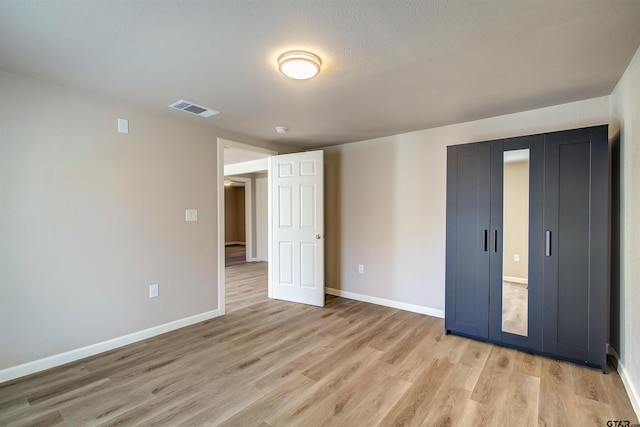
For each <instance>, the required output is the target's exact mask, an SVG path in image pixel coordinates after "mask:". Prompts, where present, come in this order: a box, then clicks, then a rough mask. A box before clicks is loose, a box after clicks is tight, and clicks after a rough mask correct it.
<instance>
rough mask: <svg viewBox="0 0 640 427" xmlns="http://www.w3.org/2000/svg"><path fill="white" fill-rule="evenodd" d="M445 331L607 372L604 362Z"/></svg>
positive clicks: (448, 333)
mask: <svg viewBox="0 0 640 427" xmlns="http://www.w3.org/2000/svg"><path fill="white" fill-rule="evenodd" d="M445 333H446V335H455V336H458V337H462V338H469V339H472V340H475V341H481V342H486V343H487V344H493V345H496V346H498V347H505V348H511V349H514V350H519V351H522V352H525V353H529V354H535V355H536V356H543V357H547V358H549V359H554V360H562V361H564V362H571V363H575V364H578V365H582V366H588V367H589V368H595V369H599V370H601V371H602V373H603V374H606V373H607V365H606V363H605V364H604V366H603V365H598V364H596V363H589V362H585V361H584V360H576V359H571V358H569V357H560V356H558V355H557V354H549V353H544V352H542V351H534V350H531V349H530V348H525V347H518V346H517V345H512V344H507V343H505V342H503V341H494V340H489V339H485V338H479V337H476V336H473V335H468V334H463V333H460V332H456V331H451V330H449V329H445Z"/></svg>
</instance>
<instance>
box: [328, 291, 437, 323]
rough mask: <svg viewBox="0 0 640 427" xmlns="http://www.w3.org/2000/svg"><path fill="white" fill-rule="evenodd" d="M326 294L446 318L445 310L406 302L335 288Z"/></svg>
mask: <svg viewBox="0 0 640 427" xmlns="http://www.w3.org/2000/svg"><path fill="white" fill-rule="evenodd" d="M324 292H325V293H327V294H329V295H335V296H337V297H344V298H349V299H354V300H356V301H362V302H369V303H371V304H377V305H383V306H385V307H391V308H397V309H400V310H405V311H412V312H414V313H420V314H426V315H427V316H433V317H440V318H444V310H440V309H437V308H431V307H423V306H421V305H415V304H409V303H406V302H400V301H393V300H390V299H385V298H378V297H372V296H369V295H363V294H357V293H355V292H348V291H343V290H340V289H334V288H324Z"/></svg>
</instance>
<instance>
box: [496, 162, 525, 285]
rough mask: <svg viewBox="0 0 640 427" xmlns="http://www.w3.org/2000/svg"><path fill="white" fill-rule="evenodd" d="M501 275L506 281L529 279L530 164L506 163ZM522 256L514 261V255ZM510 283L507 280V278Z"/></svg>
mask: <svg viewBox="0 0 640 427" xmlns="http://www.w3.org/2000/svg"><path fill="white" fill-rule="evenodd" d="M503 178H504V192H503V206H504V215H503V217H502V224H503V247H502V252H503V254H504V259H503V263H502V270H503V271H502V273H503V275H504V276H506V277H507V278H516V279H521V280H523V281H524V282H518V283H527V281H528V279H529V268H528V266H529V191H528V190H529V162H528V161H519V162H509V163H505V164H504V177H503ZM516 254H518V255H519V256H520V261H515V259H514V255H516ZM506 280H508V279H506Z"/></svg>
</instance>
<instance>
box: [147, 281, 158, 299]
mask: <svg viewBox="0 0 640 427" xmlns="http://www.w3.org/2000/svg"><path fill="white" fill-rule="evenodd" d="M158 295H159V292H158V284H157V283H154V284H153V285H149V298H155V297H157V296H158Z"/></svg>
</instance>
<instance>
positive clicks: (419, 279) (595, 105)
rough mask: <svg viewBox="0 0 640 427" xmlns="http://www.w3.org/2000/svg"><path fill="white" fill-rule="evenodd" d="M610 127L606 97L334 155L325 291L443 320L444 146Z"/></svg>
mask: <svg viewBox="0 0 640 427" xmlns="http://www.w3.org/2000/svg"><path fill="white" fill-rule="evenodd" d="M608 121H609V97H602V98H596V99H590V100H585V101H580V102H575V103H571V104H565V105H558V106H554V107H549V108H543V109H540V110H533V111H526V112H523V113H517V114H511V115H507V116H501V117H494V118H490V119H485V120H478V121H475V122H469V123H462V124H457V125H453V126H446V127H441V128H435V129H429V130H423V131H418V132H412V133H407V134H402V135H395V136H390V137H385V138H379V139H375V140H370V141H362V142H356V143H351V144H345V145H341V146H335V147H329V148H326V149H325V153H326V154H325V165H326V166H325V174H326V175H325V183H326V190H325V212H326V213H325V218H326V234H327V242H326V284H327V286H328V287H329V288H335V289H338V290H340V291H343V292H348V293H351V294H356V296H358V295H359V296H364V297H366V298H369V299H371V298H378V299H384V300H388V301H394V302H400V303H404V304H413V305H415V306H420V307H425V308H426V310H424V311H423V312H428V313H433V314H439V315H443V313H444V279H445V274H444V272H445V219H446V210H445V194H446V146H447V145H451V144H461V143H467V142H474V141H482V140H490V139H496V138H502V137H512V136H519V135H529V134H535V133H541V132H550V131H555V130H561V129H569V128H577V127H583V126H590V125H598V124H604V123H608ZM358 264H364V265H365V274H364V275H361V274H358Z"/></svg>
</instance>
